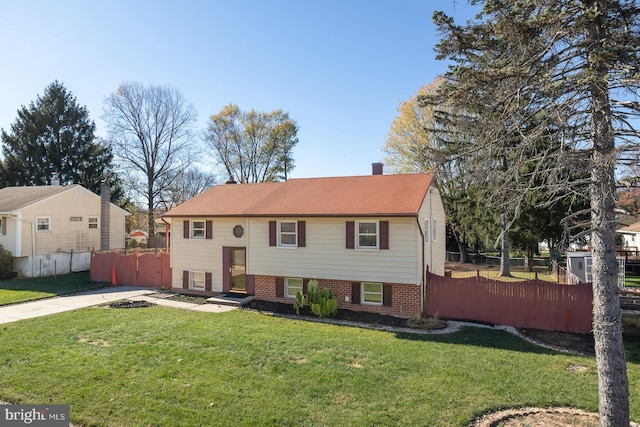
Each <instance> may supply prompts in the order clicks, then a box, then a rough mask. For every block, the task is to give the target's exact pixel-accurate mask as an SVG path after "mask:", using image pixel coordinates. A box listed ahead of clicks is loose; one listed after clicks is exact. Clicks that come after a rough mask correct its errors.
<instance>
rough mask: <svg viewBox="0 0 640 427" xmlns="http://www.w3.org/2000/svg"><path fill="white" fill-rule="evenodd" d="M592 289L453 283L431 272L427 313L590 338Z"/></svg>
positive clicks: (586, 286) (584, 286) (547, 284)
mask: <svg viewBox="0 0 640 427" xmlns="http://www.w3.org/2000/svg"><path fill="white" fill-rule="evenodd" d="M592 298H593V292H592V289H591V284H589V283H583V284H579V285H559V284H555V283H550V282H543V281H540V280H531V281H527V282H501V281H496V280H490V279H485V278H483V277H472V278H464V279H453V278H450V277H442V276H438V275H435V274H432V273H429V272H427V286H426V292H425V302H424V303H425V313H426V314H427V315H429V316H435V315H437V316H439V317H441V318H447V319H458V320H469V321H476V322H488V323H493V324H497V325H509V326H513V327H516V328H531V329H543V330H548V331H564V332H577V333H588V332H591V320H592Z"/></svg>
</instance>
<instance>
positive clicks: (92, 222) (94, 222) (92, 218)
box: [87, 216, 98, 230]
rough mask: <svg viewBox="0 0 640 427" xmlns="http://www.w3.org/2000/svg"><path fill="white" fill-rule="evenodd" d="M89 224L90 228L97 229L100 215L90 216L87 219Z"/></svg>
mask: <svg viewBox="0 0 640 427" xmlns="http://www.w3.org/2000/svg"><path fill="white" fill-rule="evenodd" d="M87 226H88V227H89V230H97V229H98V217H97V216H90V217H89V218H88V219H87Z"/></svg>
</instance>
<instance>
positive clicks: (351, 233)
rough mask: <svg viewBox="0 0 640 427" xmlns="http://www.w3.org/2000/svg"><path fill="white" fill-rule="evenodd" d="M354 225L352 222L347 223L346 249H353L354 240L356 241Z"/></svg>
mask: <svg viewBox="0 0 640 427" xmlns="http://www.w3.org/2000/svg"><path fill="white" fill-rule="evenodd" d="M355 233H356V223H355V222H354V221H347V233H346V236H347V241H346V248H347V249H353V248H355V246H354V245H355V240H356V235H355Z"/></svg>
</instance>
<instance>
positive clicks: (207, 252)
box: [170, 218, 285, 292]
mask: <svg viewBox="0 0 640 427" xmlns="http://www.w3.org/2000/svg"><path fill="white" fill-rule="evenodd" d="M185 220H187V219H185V218H171V219H170V221H171V229H172V230H180V232H179V233H175V232H174V233H171V252H170V254H171V255H170V256H171V268H172V279H171V280H172V282H173V286H177V287H180V288H182V286H183V284H182V279H183V278H182V272H183V271H185V270H186V271H207V272H211V290H212V291H213V292H222V278H223V274H225V273H224V272H223V265H222V253H223V249H222V248H223V247H233V248H241V247H246V246H247V236H248V235H249V234H251V232H252V230H251V228H250V225H249V223H248V221H247V219H245V218H216V219H215V221H213V222H212V234H213V236H215V238H214V239H204V240H198V241H197V242H195V241H194V240H191V239H185V238H183V234H182V226H183V222H184V221H185ZM206 220H207V219H206V218H205V219H203V221H206ZM236 225H241V226H242V227H243V228H244V234H243V235H242V237H239V238H238V237H236V236H234V235H233V229H234V227H235V226H236ZM250 251H251V249H249V248H247V253H249V252H250ZM247 268H250V264H249V263H248V262H247ZM227 274H228V272H227ZM282 276H285V275H284V274H283V275H282Z"/></svg>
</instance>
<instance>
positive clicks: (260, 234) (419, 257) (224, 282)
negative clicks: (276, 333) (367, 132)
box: [164, 164, 445, 317]
mask: <svg viewBox="0 0 640 427" xmlns="http://www.w3.org/2000/svg"><path fill="white" fill-rule="evenodd" d="M381 166H382V165H381V164H374V174H373V175H370V176H350V177H331V178H308V179H290V180H288V181H286V182H269V183H259V184H224V185H217V186H214V187H212V188H210V189H209V190H207V191H205V192H204V193H202V194H200V195H198V196H196V197H194V198H193V199H191V200H189V201H187V202H185V203H183V204H181V205H179V206H177V207H175V208H174V209H172V210H170V211H169V212H167V213H166V214H165V215H164V219H165V220H167V221H168V222H170V224H171V230H172V232H171V266H172V271H173V273H172V274H173V288H175V290H177V291H181V292H187V291H188V292H203V293H212V294H214V293H222V292H240V293H246V294H249V295H255V296H256V298H259V299H262V300H268V301H276V302H292V301H293V298H294V296H295V294H296V293H297V291H298V290H304V289H305V288H306V285H307V282H308V281H309V280H310V279H316V280H318V282H319V287H320V289H322V288H327V287H328V288H331V289H332V290H333V291H334V293H335V294H336V296H337V298H338V302H339V307H340V308H348V309H351V310H356V311H372V312H379V313H382V314H390V315H395V316H400V317H419V316H420V315H421V313H422V311H423V310H422V309H423V300H424V298H423V295H424V284H425V283H424V282H425V271H426V270H427V269H428V270H429V271H431V272H434V273H438V274H444V261H445V213H444V208H443V204H442V201H441V198H440V193H439V191H438V186H437V184H436V181H435V177H434V175H432V174H430V173H426V174H400V175H384V174H382V173H381V172H382V167H381Z"/></svg>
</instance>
